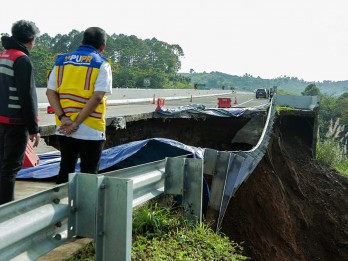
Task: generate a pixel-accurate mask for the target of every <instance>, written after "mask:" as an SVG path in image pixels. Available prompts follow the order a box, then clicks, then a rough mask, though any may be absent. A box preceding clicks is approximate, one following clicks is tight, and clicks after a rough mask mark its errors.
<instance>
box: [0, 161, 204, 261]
mask: <svg viewBox="0 0 348 261" xmlns="http://www.w3.org/2000/svg"><path fill="white" fill-rule="evenodd" d="M202 183H203V161H202V160H199V159H192V158H183V157H178V158H167V159H166V160H162V161H157V162H151V163H148V164H144V165H139V166H136V167H132V168H127V169H123V170H117V171H113V172H108V173H104V174H100V175H93V174H83V173H79V174H76V173H72V174H70V176H69V183H65V184H62V185H59V186H57V187H55V188H52V189H49V190H46V191H43V192H40V193H38V194H35V195H33V196H30V197H28V198H24V199H21V200H18V201H14V202H10V203H8V204H5V205H3V206H1V207H0V260H36V259H37V258H38V257H40V256H42V255H43V254H45V253H47V252H49V251H51V250H52V249H54V248H56V247H58V246H60V245H62V244H64V243H66V242H69V240H72V239H73V238H74V237H75V236H80V237H91V238H93V239H94V240H95V242H96V260H130V257H131V235H132V224H131V223H132V209H133V208H134V207H136V206H138V205H140V204H142V203H144V202H146V201H148V200H150V199H152V198H155V197H157V196H159V195H161V194H163V193H166V194H169V195H181V197H182V199H183V200H182V204H183V205H184V207H185V205H186V206H187V208H188V206H190V212H188V218H189V219H191V220H197V219H198V220H199V221H201V214H202V213H201V209H202Z"/></svg>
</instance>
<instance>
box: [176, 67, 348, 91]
mask: <svg viewBox="0 0 348 261" xmlns="http://www.w3.org/2000/svg"><path fill="white" fill-rule="evenodd" d="M180 75H183V76H185V77H188V78H190V79H191V85H194V84H195V83H199V84H205V86H206V87H207V88H210V89H215V88H219V89H220V88H222V86H224V87H225V89H230V88H231V87H234V88H236V89H238V90H245V91H253V90H255V89H257V88H271V87H273V86H277V87H278V90H285V91H287V92H289V93H293V94H301V92H302V91H303V90H304V89H305V88H306V87H307V86H308V85H309V84H311V83H315V85H316V86H317V87H318V88H319V89H320V91H321V92H322V93H325V94H328V95H333V96H340V95H341V94H342V93H344V92H348V80H347V81H338V82H333V81H323V82H306V81H304V80H302V79H298V78H297V77H287V76H283V77H278V78H276V79H262V78H260V77H253V76H252V75H250V74H245V75H244V76H236V75H230V74H226V73H222V72H210V73H205V72H204V73H195V72H194V73H180Z"/></svg>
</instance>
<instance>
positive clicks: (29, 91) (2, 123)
mask: <svg viewBox="0 0 348 261" xmlns="http://www.w3.org/2000/svg"><path fill="white" fill-rule="evenodd" d="M11 32H12V36H11V37H9V36H2V37H1V42H2V45H3V46H4V50H3V51H1V52H0V205H1V204H4V203H7V202H10V201H12V200H14V188H15V180H16V176H17V173H18V171H19V170H20V169H21V168H22V165H23V161H24V154H25V150H26V147H27V143H28V136H29V138H30V140H31V141H32V142H34V144H33V146H34V147H36V146H37V145H38V144H39V140H40V133H39V125H38V107H37V95H36V86H35V81H34V73H33V64H32V62H31V60H30V58H29V56H28V55H29V51H31V50H32V49H33V47H34V45H35V38H36V36H37V35H38V34H39V29H38V28H37V27H36V25H35V23H33V22H31V21H25V20H20V21H17V22H15V23H14V24H13V26H12V28H11Z"/></svg>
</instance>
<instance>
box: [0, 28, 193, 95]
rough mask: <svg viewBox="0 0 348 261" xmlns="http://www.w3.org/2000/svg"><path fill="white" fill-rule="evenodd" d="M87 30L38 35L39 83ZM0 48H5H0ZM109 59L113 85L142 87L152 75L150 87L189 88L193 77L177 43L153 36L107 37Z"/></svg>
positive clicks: (34, 55)
mask: <svg viewBox="0 0 348 261" xmlns="http://www.w3.org/2000/svg"><path fill="white" fill-rule="evenodd" d="M82 38H83V31H77V30H72V31H71V32H70V33H68V34H65V35H62V34H58V35H56V36H54V37H51V36H49V35H48V34H43V35H41V36H39V37H37V39H36V47H35V48H34V49H33V50H32V52H31V57H32V61H33V64H34V67H35V70H34V73H35V81H36V85H37V86H38V87H44V86H46V78H47V77H46V76H47V70H48V69H51V68H52V67H53V65H54V59H55V57H56V56H57V54H60V53H67V52H71V51H73V50H75V49H76V48H77V47H78V46H79V45H80V44H81V41H82ZM0 50H2V49H1V48H0ZM103 55H104V56H105V57H107V58H108V59H109V61H110V62H111V66H112V71H113V87H129V88H136V87H137V88H142V87H144V86H143V83H144V78H148V79H150V82H151V85H150V86H149V88H165V87H166V86H167V87H175V88H189V87H190V85H189V79H188V78H187V77H184V76H181V75H178V74H177V72H178V71H179V70H180V68H181V62H180V59H181V58H182V57H183V56H184V52H183V50H182V48H181V47H180V46H179V45H177V44H168V43H166V42H162V41H159V40H157V39H156V38H152V39H145V40H142V39H139V38H137V37H136V36H134V35H131V36H127V35H123V34H120V35H116V34H113V35H111V36H108V37H107V48H106V50H105V52H104V53H103Z"/></svg>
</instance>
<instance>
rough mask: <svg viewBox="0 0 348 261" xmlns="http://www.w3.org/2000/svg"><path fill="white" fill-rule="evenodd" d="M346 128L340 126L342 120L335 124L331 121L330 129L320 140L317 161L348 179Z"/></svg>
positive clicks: (347, 134) (347, 135)
mask: <svg viewBox="0 0 348 261" xmlns="http://www.w3.org/2000/svg"><path fill="white" fill-rule="evenodd" d="M344 130H345V126H344V125H340V119H339V118H337V120H336V121H335V123H334V122H333V121H332V120H331V122H330V125H329V129H328V131H327V133H326V135H325V137H324V138H323V139H321V140H320V138H319V139H318V143H317V160H318V161H319V162H321V163H322V164H324V165H326V166H329V167H330V168H333V169H335V170H336V171H337V172H339V173H341V174H342V175H344V176H346V177H347V178H348V154H347V137H348V132H347V133H344Z"/></svg>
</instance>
